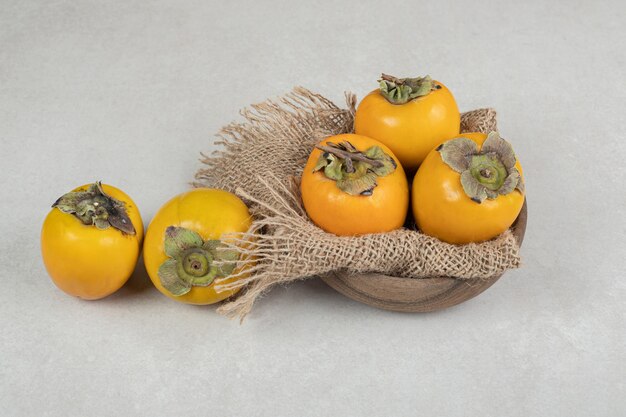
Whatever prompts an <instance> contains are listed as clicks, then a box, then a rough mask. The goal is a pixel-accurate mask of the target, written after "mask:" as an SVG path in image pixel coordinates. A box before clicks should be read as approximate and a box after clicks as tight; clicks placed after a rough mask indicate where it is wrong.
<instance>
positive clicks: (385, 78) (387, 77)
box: [380, 74, 404, 85]
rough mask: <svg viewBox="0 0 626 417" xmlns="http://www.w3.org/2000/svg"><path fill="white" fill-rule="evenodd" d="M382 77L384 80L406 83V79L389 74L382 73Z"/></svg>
mask: <svg viewBox="0 0 626 417" xmlns="http://www.w3.org/2000/svg"><path fill="white" fill-rule="evenodd" d="M380 79H381V80H384V81H389V82H390V83H394V84H396V85H401V84H404V80H402V79H400V78H397V77H394V76H393V75H389V74H381V75H380Z"/></svg>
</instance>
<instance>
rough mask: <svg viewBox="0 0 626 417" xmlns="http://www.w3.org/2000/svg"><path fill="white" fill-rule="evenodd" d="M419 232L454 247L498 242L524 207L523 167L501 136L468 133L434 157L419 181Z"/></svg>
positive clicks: (416, 213)
mask: <svg viewBox="0 0 626 417" xmlns="http://www.w3.org/2000/svg"><path fill="white" fill-rule="evenodd" d="M412 191H413V192H412V196H411V198H412V209H413V215H414V217H415V222H416V224H417V226H418V228H419V229H420V230H421V231H422V232H424V233H426V234H428V235H430V236H434V237H436V238H438V239H440V240H443V241H445V242H448V243H455V244H464V243H470V242H481V241H485V240H489V239H492V238H494V237H496V236H498V235H499V234H501V233H502V232H504V231H505V230H506V229H508V228H509V227H510V226H511V225H512V224H513V222H514V221H515V219H516V218H517V216H518V214H519V212H520V211H521V209H522V205H523V204H524V193H525V190H524V180H523V177H522V167H521V165H520V163H519V161H518V160H517V158H516V156H515V153H514V152H513V148H512V147H511V145H510V144H509V143H508V142H507V141H505V140H504V139H502V138H501V137H500V135H499V134H498V133H497V132H491V133H490V134H489V135H486V134H484V133H463V134H461V135H460V137H458V138H455V139H452V140H449V141H447V142H445V143H443V144H442V145H441V146H439V147H438V148H437V149H434V150H433V151H431V152H430V154H428V156H427V157H426V159H425V160H424V162H423V163H422V165H421V166H420V168H419V170H418V171H417V174H415V178H414V179H413V189H412Z"/></svg>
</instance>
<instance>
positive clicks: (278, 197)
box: [195, 87, 520, 319]
mask: <svg viewBox="0 0 626 417" xmlns="http://www.w3.org/2000/svg"><path fill="white" fill-rule="evenodd" d="M346 102H347V104H348V109H341V108H339V107H337V106H336V105H335V104H333V103H332V102H331V101H330V100H328V99H326V98H324V97H322V96H321V95H319V94H315V93H312V92H310V91H308V90H306V89H304V88H302V87H297V88H295V89H294V90H293V91H292V92H291V93H289V94H287V95H286V96H284V97H282V98H280V99H278V101H271V100H269V101H266V102H264V103H261V104H255V105H253V106H252V109H246V110H243V111H242V115H243V117H244V118H245V119H246V122H244V123H231V124H230V125H228V126H226V127H224V128H223V129H222V130H221V131H220V133H219V134H218V138H219V139H220V140H219V141H218V142H217V143H218V144H220V145H222V146H223V149H222V150H219V151H215V152H214V153H213V154H212V156H206V155H203V159H202V162H203V163H204V164H206V165H207V167H206V168H204V169H202V170H200V171H199V172H198V173H197V174H196V180H197V182H196V183H195V185H196V186H205V187H214V188H222V189H225V190H228V191H231V192H235V193H236V194H238V195H239V196H240V197H241V198H243V199H244V201H246V203H247V204H248V205H249V206H250V207H251V211H252V213H253V215H254V222H253V225H252V227H251V229H250V230H249V231H248V232H247V233H245V234H241V235H238V236H233V239H234V240H233V241H232V242H233V243H231V244H230V248H231V249H234V250H236V251H238V252H239V254H240V255H241V261H240V265H239V267H240V270H241V271H242V272H240V273H239V277H240V279H239V280H237V281H235V282H228V281H226V280H224V279H221V280H217V281H216V283H215V286H216V289H217V290H222V289H233V288H238V287H242V286H243V287H245V288H244V289H243V290H242V291H241V292H240V293H239V294H238V295H237V296H235V297H234V298H232V299H230V300H228V301H227V302H226V303H225V304H223V305H222V306H221V307H219V309H218V312H219V313H221V314H224V315H227V316H229V317H237V316H238V317H240V318H241V319H243V318H244V317H245V316H246V315H247V314H248V313H249V312H250V310H251V308H252V306H253V304H254V302H255V300H256V299H257V298H258V297H259V296H261V295H262V294H263V293H264V292H266V291H267V290H268V289H269V288H270V287H272V286H273V285H276V284H285V283H288V282H291V281H295V280H299V279H304V278H308V277H312V276H318V275H323V274H326V273H329V272H331V271H337V270H347V271H352V272H354V273H364V272H379V273H383V274H387V275H392V276H402V277H410V278H424V277H432V276H447V277H454V278H458V279H468V280H470V279H486V278H489V277H491V276H494V275H496V274H500V273H502V272H504V271H505V270H507V269H512V268H517V267H518V266H519V264H520V256H519V246H518V244H517V242H516V240H515V237H514V236H513V234H512V233H511V231H510V230H509V231H506V232H505V233H503V234H502V235H500V236H499V237H497V238H496V239H494V240H491V241H489V242H484V243H479V244H468V245H460V246H459V245H450V244H447V243H444V242H441V241H439V240H437V239H435V238H432V237H429V236H426V235H424V234H422V233H420V232H418V231H416V230H409V229H400V230H395V231H393V232H389V233H381V234H372V235H365V236H357V237H339V236H335V235H332V234H329V233H326V232H324V231H323V230H321V229H320V228H318V227H317V226H315V225H314V224H313V223H311V221H310V220H309V219H308V217H307V215H306V212H305V210H304V209H303V207H302V202H301V199H300V194H299V186H298V180H297V178H299V177H300V174H301V173H302V168H303V166H304V163H305V161H306V158H307V157H308V155H309V153H310V152H311V149H312V148H313V146H314V145H315V144H316V143H317V142H319V140H321V139H322V138H323V137H325V136H329V135H333V134H339V133H347V132H351V131H352V125H353V120H354V109H355V105H356V97H355V96H354V95H353V94H350V93H347V94H346ZM492 130H497V126H496V114H495V111H494V110H493V109H480V110H474V111H470V112H466V113H463V114H462V117H461V131H462V132H471V131H473V132H476V131H479V132H489V131H492Z"/></svg>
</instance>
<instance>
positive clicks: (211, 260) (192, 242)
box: [157, 226, 238, 296]
mask: <svg viewBox="0 0 626 417" xmlns="http://www.w3.org/2000/svg"><path fill="white" fill-rule="evenodd" d="M163 247H164V249H165V254H166V255H167V256H168V259H167V260H166V261H165V262H163V263H162V264H161V266H160V267H159V270H158V273H157V274H158V276H159V280H160V281H161V285H163V287H164V288H165V289H166V290H168V291H169V292H170V293H172V294H173V295H175V296H181V295H184V294H187V293H188V292H189V291H191V288H192V287H194V286H197V287H207V286H209V285H211V284H212V283H213V281H214V280H215V278H220V277H227V276H228V275H230V274H231V273H232V272H233V270H234V269H235V267H236V266H237V259H238V255H237V253H236V252H234V251H231V250H226V249H225V247H224V244H223V243H222V242H221V241H220V240H203V239H202V237H201V236H200V235H199V234H198V233H197V232H195V231H193V230H189V229H186V228H184V227H176V226H169V227H168V228H167V229H166V230H165V236H164V240H163Z"/></svg>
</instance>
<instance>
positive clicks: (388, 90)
mask: <svg viewBox="0 0 626 417" xmlns="http://www.w3.org/2000/svg"><path fill="white" fill-rule="evenodd" d="M378 84H379V86H380V93H381V94H382V95H383V97H385V98H386V99H387V101H389V102H390V103H391V104H404V103H407V102H409V101H411V100H413V99H415V98H418V97H422V96H425V95H427V94H429V93H430V92H431V91H434V90H438V89H440V88H441V86H440V85H439V84H437V83H436V82H435V81H434V80H433V79H432V78H430V76H429V75H427V76H425V77H416V78H396V77H394V76H392V75H387V74H381V76H380V80H378Z"/></svg>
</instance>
